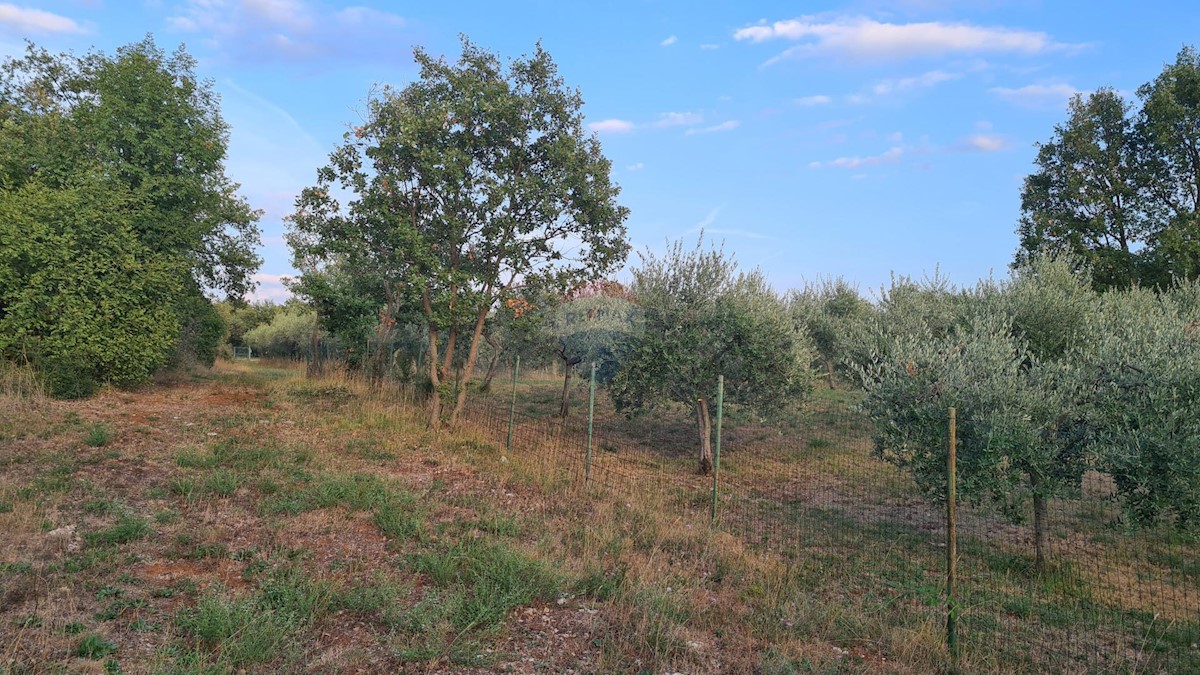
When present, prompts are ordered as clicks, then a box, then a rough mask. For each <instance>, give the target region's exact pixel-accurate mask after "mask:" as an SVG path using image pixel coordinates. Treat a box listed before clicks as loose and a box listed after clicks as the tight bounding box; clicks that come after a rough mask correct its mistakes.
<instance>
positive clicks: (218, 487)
mask: <svg viewBox="0 0 1200 675" xmlns="http://www.w3.org/2000/svg"><path fill="white" fill-rule="evenodd" d="M240 484H241V479H240V478H238V476H237V474H235V473H233V472H231V471H227V470H225V469H219V470H217V471H214V472H213V473H212V475H210V476H208V477H207V478H205V479H204V489H205V490H206V491H207V492H211V493H212V494H215V495H217V496H218V497H228V496H230V495H232V494H233V493H234V492H236V491H237V489H238V485H240Z"/></svg>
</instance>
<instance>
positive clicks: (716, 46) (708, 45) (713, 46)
mask: <svg viewBox="0 0 1200 675" xmlns="http://www.w3.org/2000/svg"><path fill="white" fill-rule="evenodd" d="M720 48H721V45H719V44H716V43H714V42H706V43H704V44H702V45H700V49H720Z"/></svg>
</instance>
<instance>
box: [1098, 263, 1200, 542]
mask: <svg viewBox="0 0 1200 675" xmlns="http://www.w3.org/2000/svg"><path fill="white" fill-rule="evenodd" d="M1197 297H1200V287H1198V286H1197V284H1196V283H1194V282H1192V283H1189V284H1186V285H1184V286H1181V287H1178V288H1176V289H1175V290H1173V291H1171V292H1170V293H1168V294H1166V295H1163V296H1155V295H1154V294H1153V293H1151V292H1149V291H1145V290H1136V289H1135V290H1133V291H1130V292H1123V293H1110V294H1107V295H1105V297H1104V299H1103V302H1102V303H1101V310H1100V312H1099V313H1098V314H1097V316H1096V317H1095V319H1094V321H1093V324H1092V328H1091V331H1090V333H1091V339H1092V341H1093V347H1092V349H1091V350H1089V352H1088V353H1087V355H1086V356H1087V358H1086V360H1085V361H1084V362H1083V363H1082V364H1081V365H1080V371H1081V377H1082V379H1083V380H1084V382H1085V384H1086V386H1087V393H1088V396H1089V400H1088V406H1087V415H1088V417H1087V420H1088V423H1089V427H1090V428H1091V429H1092V439H1091V440H1092V444H1093V447H1094V448H1095V451H1096V453H1097V455H1098V456H1099V457H1100V461H1101V462H1102V465H1103V467H1104V470H1105V471H1106V473H1108V474H1109V475H1111V476H1112V478H1113V480H1114V482H1115V484H1116V488H1117V491H1118V493H1119V494H1120V496H1121V498H1122V501H1123V503H1124V505H1125V507H1126V510H1127V511H1128V513H1129V514H1130V516H1131V517H1132V518H1133V519H1134V520H1135V521H1136V522H1138V523H1142V524H1148V523H1152V522H1155V521H1158V520H1160V519H1163V518H1166V519H1168V520H1174V521H1175V522H1176V523H1177V524H1180V525H1188V526H1194V525H1196V524H1198V523H1200V334H1197V326H1198V325H1200V323H1198V320H1200V314H1197V312H1196V307H1197V305H1196V298H1197Z"/></svg>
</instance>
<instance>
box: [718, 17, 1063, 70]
mask: <svg viewBox="0 0 1200 675" xmlns="http://www.w3.org/2000/svg"><path fill="white" fill-rule="evenodd" d="M733 37H734V39H735V40H740V41H746V42H752V43H761V42H767V41H770V40H786V41H790V42H800V43H801V44H798V45H796V46H794V47H791V48H789V49H787V50H785V51H784V52H782V53H780V54H778V55H776V56H775V57H772V58H771V59H770V60H769V61H767V65H770V64H772V63H776V62H778V61H781V60H784V59H789V58H803V57H807V56H840V57H847V58H852V59H861V60H885V59H905V58H913V57H921V56H942V55H946V54H982V53H1019V54H1038V53H1042V52H1045V51H1048V50H1052V49H1060V48H1067V47H1071V46H1072V45H1064V44H1061V43H1058V42H1055V41H1054V40H1053V39H1052V38H1051V37H1050V36H1049V35H1047V34H1046V33H1042V32H1038V31H1027V30H1018V29H1012V28H1004V27H991V26H976V25H973V24H970V23H944V22H939V21H928V22H920V23H886V22H881V21H876V20H874V19H868V18H866V17H861V16H855V17H840V18H834V19H829V18H820V17H812V16H808V17H800V18H796V19H789V20H786V21H776V22H774V23H766V22H763V23H759V24H757V25H753V26H746V27H745V28H741V29H739V30H737V31H735V32H734V34H733Z"/></svg>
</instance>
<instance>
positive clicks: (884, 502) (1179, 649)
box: [399, 374, 1200, 673]
mask: <svg viewBox="0 0 1200 675" xmlns="http://www.w3.org/2000/svg"><path fill="white" fill-rule="evenodd" d="M531 380H533V382H532V383H530V382H520V381H517V382H508V383H506V385H505V386H497V387H495V389H494V390H493V391H492V392H491V393H490V394H487V395H480V394H477V393H472V395H471V396H469V397H468V398H467V403H466V406H465V408H464V409H463V411H462V415H461V418H460V423H461V425H462V426H463V428H464V429H467V430H469V431H471V432H473V433H474V434H476V435H477V436H478V437H479V439H480V442H482V443H484V444H486V446H487V449H488V450H489V451H490V452H493V453H495V452H499V453H500V455H501V458H502V459H501V461H507V459H508V458H509V457H512V458H514V459H516V458H519V459H520V460H521V462H522V463H523V465H524V466H527V467H531V470H532V471H533V472H534V473H536V474H537V475H538V477H539V480H542V481H546V482H548V483H549V484H550V485H552V486H554V487H563V486H575V487H586V488H589V489H595V490H601V491H605V492H608V493H614V494H621V495H629V496H631V497H637V496H645V495H648V494H655V495H656V496H657V497H659V503H662V504H665V505H667V508H671V509H674V510H675V511H676V512H677V513H676V514H675V515H677V516H678V517H679V518H680V519H682V520H684V521H686V522H688V523H692V524H694V525H695V526H707V525H709V524H710V515H712V513H713V511H712V510H711V509H713V507H714V505H715V515H716V518H715V522H714V523H713V526H714V527H716V528H717V529H719V530H720V531H723V532H726V533H728V534H730V535H732V536H735V537H738V538H740V539H741V540H742V541H743V542H744V543H745V544H746V545H748V546H750V547H753V548H754V549H757V550H759V551H761V552H762V553H764V554H766V555H771V556H777V557H778V558H779V559H780V560H781V561H783V562H784V563H785V564H786V566H787V570H788V574H789V575H790V578H791V591H792V592H793V594H794V600H793V602H794V603H796V604H797V607H796V608H795V609H796V612H795V613H794V616H796V617H801V618H803V621H798V622H797V623H798V624H800V625H796V626H795V631H797V633H798V634H800V635H804V634H805V633H807V634H808V635H809V636H811V637H812V638H815V639H829V638H830V636H831V635H834V634H837V635H846V634H847V633H849V634H853V635H857V636H859V637H858V639H859V640H860V641H861V643H862V644H863V645H864V646H866V647H868V648H869V649H871V650H873V651H875V652H877V653H882V654H889V653H891V654H896V653H903V652H905V651H907V650H914V649H922V648H924V649H932V650H944V649H945V648H946V642H945V641H946V637H947V634H946V623H947V614H948V611H949V610H948V602H947V600H948V599H947V594H946V588H947V572H948V565H947V546H948V543H949V540H948V532H947V513H946V507H945V505H944V504H938V503H936V502H934V501H931V500H930V499H929V498H927V497H926V496H925V495H924V494H923V493H922V492H921V490H920V489H919V488H918V486H917V484H916V483H915V482H914V480H913V479H912V478H911V477H910V475H909V474H908V473H906V472H905V471H904V470H902V469H900V468H898V467H897V466H895V465H894V464H892V463H889V462H887V461H884V460H883V459H881V458H880V457H879V456H878V455H877V454H876V453H875V452H874V448H873V442H872V429H871V425H870V422H869V420H868V419H867V418H866V417H865V415H864V413H863V412H862V411H861V410H860V409H859V408H858V407H857V399H856V394H855V393H853V392H849V391H839V390H829V391H824V392H818V393H817V395H816V396H814V398H813V400H810V401H808V402H806V403H805V404H804V405H803V406H800V407H798V408H797V409H795V410H792V411H790V412H789V414H787V415H784V416H780V417H779V418H776V419H771V420H764V419H759V418H755V417H754V416H752V415H750V414H749V413H747V412H745V411H740V410H736V409H734V410H732V411H729V412H730V415H729V418H728V419H727V420H726V424H725V425H724V428H723V432H722V435H721V448H722V449H721V455H720V464H719V468H720V478H719V483H716V484H715V487H716V489H714V481H713V478H712V477H711V476H706V475H701V474H700V473H698V471H697V466H698V462H697V458H696V456H695V450H694V448H695V447H697V446H698V437H697V434H698V432H697V430H696V429H697V427H696V422H695V420H694V419H692V418H689V416H688V415H687V412H686V411H683V410H674V411H662V412H660V413H659V414H655V415H647V416H642V417H637V418H634V419H626V418H624V417H622V416H620V415H617V414H615V413H614V412H613V411H612V410H611V406H610V405H609V404H608V403H607V402H606V401H603V400H601V401H600V402H599V405H598V408H599V410H597V411H596V413H595V414H593V415H589V410H588V406H587V404H586V402H585V403H584V404H583V405H582V406H576V407H577V408H582V411H579V410H577V411H576V414H575V415H574V416H569V417H567V418H565V419H564V418H562V417H558V416H557V414H558V411H559V396H560V393H559V390H558V388H559V387H560V386H561V385H559V384H558V383H559V382H561V380H553V379H551V378H550V377H548V376H546V375H544V374H543V375H535V376H534V377H533V378H531ZM510 387H511V388H512V389H509V388H510ZM505 389H509V391H504V390H505ZM568 391H569V393H570V390H568ZM404 392H405V393H404V394H403V396H402V397H401V398H400V399H399V400H401V401H403V403H402V405H404V406H407V407H409V412H412V413H414V414H418V415H420V414H424V413H423V411H421V410H420V406H421V405H423V401H424V398H423V394H422V392H419V391H417V390H416V389H415V388H413V387H411V386H410V387H407V388H404ZM514 392H515V395H514ZM601 398H603V397H601ZM451 403H452V402H451ZM444 405H445V404H444ZM589 427H590V433H589ZM547 493H548V494H554V495H562V496H564V497H563V498H570V495H573V494H575V492H573V491H571V490H561V489H560V490H549V491H547ZM1114 493H1115V490H1114V487H1113V485H1112V481H1111V479H1109V478H1108V477H1106V476H1104V475H1101V474H1099V473H1095V472H1092V473H1090V474H1088V475H1087V476H1086V477H1085V479H1084V482H1083V485H1082V489H1081V491H1080V493H1079V494H1078V495H1074V496H1072V497H1070V498H1061V499H1053V500H1051V501H1050V504H1049V508H1048V514H1047V529H1048V530H1049V531H1048V536H1049V551H1048V555H1047V556H1046V561H1045V563H1044V564H1043V565H1041V566H1039V565H1038V564H1037V562H1036V557H1035V555H1034V550H1035V532H1034V529H1033V526H1032V522H1033V517H1032V516H1033V514H1032V506H1031V500H1030V499H1028V498H1027V497H1028V495H1014V496H1013V499H1011V500H1009V501H1008V502H1007V504H1008V505H1007V506H1000V505H995V504H990V503H979V504H975V503H967V502H961V503H957V517H956V538H955V540H954V543H955V544H956V545H957V552H958V556H957V567H956V569H957V577H958V582H957V596H956V599H957V604H956V605H955V610H954V618H955V624H956V627H957V634H958V646H959V649H958V650H956V652H957V654H958V658H957V661H958V663H959V666H960V667H961V668H963V669H964V670H966V671H969V672H1001V671H1003V672H1011V671H1014V670H1016V671H1025V672H1161V673H1182V672H1200V649H1198V647H1197V642H1200V591H1198V581H1200V562H1198V558H1197V555H1196V553H1197V550H1198V549H1200V543H1198V542H1197V538H1196V537H1195V535H1194V534H1191V533H1187V532H1184V531H1179V530H1177V529H1174V528H1172V527H1171V526H1169V525H1167V524H1163V525H1162V526H1160V527H1152V528H1147V527H1138V528H1134V527H1132V526H1129V525H1127V524H1126V521H1125V520H1124V518H1123V517H1122V512H1121V509H1120V507H1119V505H1118V504H1117V502H1116V501H1115V497H1114ZM847 624H850V625H847Z"/></svg>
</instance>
